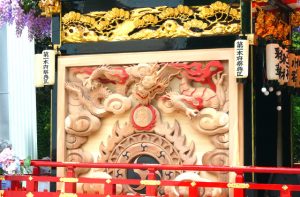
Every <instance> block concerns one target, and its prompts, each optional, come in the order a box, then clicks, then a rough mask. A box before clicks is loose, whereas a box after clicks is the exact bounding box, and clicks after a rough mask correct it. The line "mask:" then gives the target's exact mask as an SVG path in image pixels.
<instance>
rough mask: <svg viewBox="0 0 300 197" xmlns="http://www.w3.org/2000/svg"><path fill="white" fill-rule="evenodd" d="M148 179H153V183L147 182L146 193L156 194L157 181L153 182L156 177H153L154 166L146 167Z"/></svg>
mask: <svg viewBox="0 0 300 197" xmlns="http://www.w3.org/2000/svg"><path fill="white" fill-rule="evenodd" d="M148 180H153V181H154V182H153V184H149V183H151V182H147V183H148V184H149V185H146V195H147V196H156V195H157V186H156V185H157V183H158V182H155V180H156V177H155V169H154V168H149V169H148Z"/></svg>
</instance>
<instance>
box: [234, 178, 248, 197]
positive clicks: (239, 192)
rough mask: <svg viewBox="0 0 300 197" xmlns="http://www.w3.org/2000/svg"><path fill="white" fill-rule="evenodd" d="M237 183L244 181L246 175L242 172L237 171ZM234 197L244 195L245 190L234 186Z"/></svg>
mask: <svg viewBox="0 0 300 197" xmlns="http://www.w3.org/2000/svg"><path fill="white" fill-rule="evenodd" d="M235 182H236V183H244V175H243V174H242V173H237V175H236V177H235ZM233 193H234V197H244V196H245V191H244V189H242V188H234V190H233Z"/></svg>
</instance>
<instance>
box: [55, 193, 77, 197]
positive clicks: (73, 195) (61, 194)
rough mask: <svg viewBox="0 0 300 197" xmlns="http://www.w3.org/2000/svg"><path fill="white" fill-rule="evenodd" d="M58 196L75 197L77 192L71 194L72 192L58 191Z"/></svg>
mask: <svg viewBox="0 0 300 197" xmlns="http://www.w3.org/2000/svg"><path fill="white" fill-rule="evenodd" d="M59 197H77V194H73V193H60V194H59Z"/></svg>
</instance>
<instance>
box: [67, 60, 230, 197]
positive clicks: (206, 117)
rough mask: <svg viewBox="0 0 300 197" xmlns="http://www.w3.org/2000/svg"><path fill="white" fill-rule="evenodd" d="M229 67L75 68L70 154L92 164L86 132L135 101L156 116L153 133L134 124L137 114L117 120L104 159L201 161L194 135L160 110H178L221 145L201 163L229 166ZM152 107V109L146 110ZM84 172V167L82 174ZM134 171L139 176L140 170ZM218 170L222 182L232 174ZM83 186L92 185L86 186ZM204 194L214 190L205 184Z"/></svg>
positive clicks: (69, 121) (187, 64) (69, 84)
mask: <svg viewBox="0 0 300 197" xmlns="http://www.w3.org/2000/svg"><path fill="white" fill-rule="evenodd" d="M223 72H224V66H223V65H222V63H221V62H219V61H210V62H207V63H205V64H203V63H200V62H182V63H153V64H136V65H129V66H128V65H110V66H106V65H104V66H99V67H78V68H71V69H70V70H69V79H68V80H69V82H66V83H65V87H66V89H67V90H68V92H69V96H68V98H69V109H68V110H69V115H68V116H67V117H66V120H65V128H66V133H67V141H66V147H67V149H68V153H67V154H68V156H67V160H68V161H89V162H92V161H93V159H92V156H91V154H89V153H87V152H85V151H83V149H82V147H81V146H82V145H83V144H84V143H86V141H87V139H88V136H90V135H91V134H92V133H94V132H96V131H98V130H99V129H100V126H101V119H102V118H104V117H107V116H109V114H116V115H119V114H123V113H125V112H126V111H128V110H130V109H131V108H132V107H134V110H135V109H140V110H142V112H143V110H145V114H146V116H145V118H146V119H147V118H150V119H152V122H153V121H154V125H152V126H151V128H149V131H145V129H141V128H139V127H134V126H133V124H132V123H133V122H134V121H136V122H138V121H139V120H138V119H134V116H133V115H132V116H131V119H133V120H131V122H129V123H127V124H125V125H124V126H123V127H120V126H119V123H118V122H116V123H115V127H114V129H113V131H112V135H111V136H110V137H109V138H108V141H109V142H110V143H109V144H108V146H105V145H104V144H103V143H102V144H101V146H100V155H101V156H100V157H99V158H98V161H99V162H134V161H135V160H136V159H137V156H139V155H144V154H146V155H150V156H151V157H153V158H155V159H156V160H157V161H158V162H159V163H172V164H178V165H181V164H196V162H197V157H196V156H195V144H194V142H193V140H192V142H191V144H190V145H186V137H185V136H184V135H182V134H181V132H180V125H179V123H178V122H177V121H176V122H175V124H174V126H173V127H172V128H170V127H169V126H168V124H165V123H163V122H161V118H160V113H159V111H161V112H163V113H173V112H175V111H180V112H183V113H184V114H185V115H186V116H187V117H188V118H189V119H190V121H191V122H192V127H193V128H194V129H195V130H196V131H198V132H200V133H202V134H204V135H208V136H211V137H210V138H211V140H212V142H213V144H214V146H215V147H216V149H215V150H213V151H208V152H206V153H205V154H204V155H203V157H202V163H203V164H204V165H219V166H220V165H228V148H229V141H228V125H229V120H228V114H227V112H228V96H227V89H226V87H225V85H224V81H225V76H226V75H225V74H223ZM173 80H177V81H180V82H179V83H178V84H177V83H176V84H175V85H174V84H173V85H172V86H173V87H174V86H175V87H176V86H177V88H176V89H177V90H178V91H175V90H171V89H170V87H172V86H171V85H170V84H171V83H173ZM199 84H200V85H199ZM174 89H175V88H174ZM141 106H145V107H141ZM149 106H152V108H151V109H153V110H152V111H151V110H149V109H148V108H149ZM147 107H148V108H147ZM144 108H145V109H144ZM134 110H132V111H134ZM148 112H151V113H152V115H151V113H150V115H147V113H148ZM143 113H144V112H143ZM158 147H160V148H158ZM86 172H87V171H84V170H83V169H78V171H77V174H78V175H79V174H84V173H86ZM99 173H100V172H98V173H95V174H94V175H95V176H96V175H97V174H99ZM103 173H104V172H101V173H100V174H103ZM136 173H138V174H139V175H140V176H141V172H136ZM180 174H182V172H164V174H162V175H161V176H162V178H168V179H174V178H176V177H177V176H180ZM94 175H93V176H94ZM105 176H113V177H119V176H120V177H123V178H126V172H125V171H124V170H123V171H122V170H121V171H120V170H119V171H116V170H108V171H106V175H105ZM198 176H199V175H198ZM217 176H219V178H220V179H222V180H223V179H226V178H227V174H217ZM95 188H97V187H96V186H95ZM98 189H99V188H98ZM82 190H84V191H91V190H93V189H92V188H90V187H89V186H87V185H83V186H82ZM119 191H120V192H135V191H133V190H132V188H130V187H124V188H119ZM161 191H162V193H163V192H164V190H161ZM172 191H173V190H172ZM201 191H202V192H203V191H204V190H201ZM221 193H222V195H223V194H224V191H223V192H221ZM225 193H226V191H225ZM206 194H207V195H209V194H210V192H209V191H208V190H207V192H206ZM220 195H221V194H220ZM220 195H219V193H218V195H216V196H220ZM204 196H205V195H204Z"/></svg>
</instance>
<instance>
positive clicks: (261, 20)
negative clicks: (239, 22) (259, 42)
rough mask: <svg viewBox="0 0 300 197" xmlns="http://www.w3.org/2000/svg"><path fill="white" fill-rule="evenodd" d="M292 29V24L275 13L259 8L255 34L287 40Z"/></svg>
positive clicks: (266, 37)
mask: <svg viewBox="0 0 300 197" xmlns="http://www.w3.org/2000/svg"><path fill="white" fill-rule="evenodd" d="M292 20H293V17H292ZM294 20H295V18H294ZM290 31H291V27H290V25H289V24H287V23H285V22H284V21H282V20H281V19H280V18H279V17H278V16H276V15H275V14H274V13H272V12H266V11H264V10H262V9H261V8H258V14H257V18H256V22H255V34H256V35H257V36H260V37H262V38H265V39H277V40H282V41H285V42H287V40H288V35H289V33H290Z"/></svg>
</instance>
